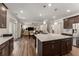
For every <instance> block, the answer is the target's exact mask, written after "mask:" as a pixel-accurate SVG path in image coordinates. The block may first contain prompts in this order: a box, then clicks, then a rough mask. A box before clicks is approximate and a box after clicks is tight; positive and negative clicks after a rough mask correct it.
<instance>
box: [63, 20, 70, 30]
mask: <svg viewBox="0 0 79 59" xmlns="http://www.w3.org/2000/svg"><path fill="white" fill-rule="evenodd" d="M68 26H69V22H68V19H64V28H65V29H67V28H69V27H68Z"/></svg>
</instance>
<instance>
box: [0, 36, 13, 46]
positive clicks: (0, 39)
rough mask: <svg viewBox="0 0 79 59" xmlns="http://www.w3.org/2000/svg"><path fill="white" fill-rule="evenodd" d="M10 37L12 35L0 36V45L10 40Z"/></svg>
mask: <svg viewBox="0 0 79 59" xmlns="http://www.w3.org/2000/svg"><path fill="white" fill-rule="evenodd" d="M11 38H13V36H9V37H0V45H1V44H3V43H4V42H6V41H8V40H10V39H11Z"/></svg>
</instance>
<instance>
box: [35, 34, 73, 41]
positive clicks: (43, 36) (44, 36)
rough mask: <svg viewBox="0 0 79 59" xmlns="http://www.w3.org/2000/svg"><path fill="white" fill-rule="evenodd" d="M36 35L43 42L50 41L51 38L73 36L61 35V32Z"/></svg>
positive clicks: (57, 38) (58, 38)
mask: <svg viewBox="0 0 79 59" xmlns="http://www.w3.org/2000/svg"><path fill="white" fill-rule="evenodd" d="M35 36H36V38H37V39H39V40H40V41H41V42H44V41H50V40H60V39H66V38H72V36H66V35H61V34H38V35H35Z"/></svg>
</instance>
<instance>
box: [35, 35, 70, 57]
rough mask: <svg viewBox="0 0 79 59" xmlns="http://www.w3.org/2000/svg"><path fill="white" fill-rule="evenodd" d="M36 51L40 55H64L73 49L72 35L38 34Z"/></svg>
mask: <svg viewBox="0 0 79 59" xmlns="http://www.w3.org/2000/svg"><path fill="white" fill-rule="evenodd" d="M35 37H36V53H37V55H39V56H62V55H66V54H68V53H70V52H71V50H72V36H65V35H61V34H38V35H35Z"/></svg>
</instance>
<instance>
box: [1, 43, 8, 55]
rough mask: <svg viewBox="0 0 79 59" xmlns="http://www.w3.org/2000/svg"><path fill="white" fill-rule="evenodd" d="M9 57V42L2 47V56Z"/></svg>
mask: <svg viewBox="0 0 79 59" xmlns="http://www.w3.org/2000/svg"><path fill="white" fill-rule="evenodd" d="M8 55H9V41H7V42H5V43H3V44H2V45H1V46H0V56H8Z"/></svg>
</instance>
